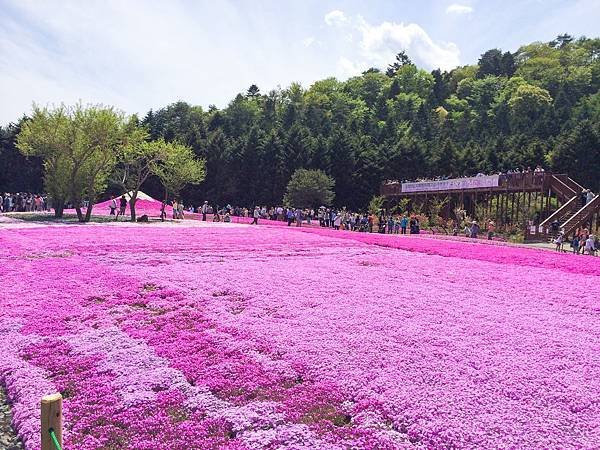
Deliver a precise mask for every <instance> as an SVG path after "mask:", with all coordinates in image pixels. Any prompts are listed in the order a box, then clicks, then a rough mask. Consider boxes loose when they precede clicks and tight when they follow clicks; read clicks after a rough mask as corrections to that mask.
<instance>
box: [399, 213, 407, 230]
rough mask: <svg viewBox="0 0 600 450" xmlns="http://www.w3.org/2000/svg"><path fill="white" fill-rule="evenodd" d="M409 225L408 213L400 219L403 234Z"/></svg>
mask: <svg viewBox="0 0 600 450" xmlns="http://www.w3.org/2000/svg"><path fill="white" fill-rule="evenodd" d="M407 226H408V217H406V214H404V215H403V216H402V220H400V229H401V230H402V234H406V227H407Z"/></svg>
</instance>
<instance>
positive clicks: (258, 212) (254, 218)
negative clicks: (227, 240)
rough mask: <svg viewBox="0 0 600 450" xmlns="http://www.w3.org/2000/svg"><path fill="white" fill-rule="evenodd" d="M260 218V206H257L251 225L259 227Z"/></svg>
mask: <svg viewBox="0 0 600 450" xmlns="http://www.w3.org/2000/svg"><path fill="white" fill-rule="evenodd" d="M259 217H260V209H258V206H255V207H254V212H253V213H252V223H251V224H250V225H258V218H259Z"/></svg>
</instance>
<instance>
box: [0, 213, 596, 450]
mask: <svg viewBox="0 0 600 450" xmlns="http://www.w3.org/2000/svg"><path fill="white" fill-rule="evenodd" d="M191 222H194V223H193V224H192V223H191ZM0 226H1V225H0ZM0 282H1V286H2V287H1V289H0V384H2V385H3V386H4V387H5V388H6V391H7V395H8V397H9V398H10V400H11V407H12V412H13V425H14V428H15V430H16V431H17V433H18V434H19V436H20V437H21V439H22V440H23V442H24V444H25V447H26V448H27V449H37V448H39V442H40V437H39V434H40V433H39V401H40V398H41V396H43V395H45V394H49V393H53V392H61V393H62V394H63V396H64V398H65V400H64V426H65V429H64V434H65V448H67V449H84V450H85V449H125V448H128V449H140V450H141V449H148V450H150V449H153V450H154V449H159V448H169V449H182V450H183V449H211V448H215V449H216V448H225V449H260V448H267V449H269V448H270V449H282V448H285V449H362V448H365V449H495V448H499V449H594V448H595V449H597V448H600V376H599V374H600V291H599V290H600V258H593V257H585V256H574V255H567V254H556V253H553V252H548V251H541V250H529V249H524V248H520V247H514V246H508V245H505V246H501V245H485V244H478V243H465V242H459V241H452V240H437V239H429V238H423V237H398V236H385V235H383V236H382V235H368V234H363V233H350V232H335V231H330V230H323V229H319V228H302V229H295V228H292V229H289V228H287V227H280V226H277V227H275V226H268V225H266V226H261V225H259V226H254V227H252V226H248V225H241V224H240V225H238V224H214V225H213V224H202V223H199V222H197V221H190V222H189V223H187V224H186V223H183V224H176V225H172V224H169V225H166V224H156V225H154V224H147V225H145V226H144V225H136V224H123V225H114V224H104V225H97V224H95V225H87V226H81V225H62V226H57V225H54V226H46V225H44V226H29V227H19V226H12V227H5V228H4V229H2V228H0Z"/></svg>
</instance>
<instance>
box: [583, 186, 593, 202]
mask: <svg viewBox="0 0 600 450" xmlns="http://www.w3.org/2000/svg"><path fill="white" fill-rule="evenodd" d="M593 199H594V193H593V192H592V191H590V190H589V189H588V191H587V198H586V202H585V204H586V205H587V204H588V203H589V202H591V201H592V200H593Z"/></svg>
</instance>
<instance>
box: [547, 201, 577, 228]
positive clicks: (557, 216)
mask: <svg viewBox="0 0 600 450" xmlns="http://www.w3.org/2000/svg"><path fill="white" fill-rule="evenodd" d="M578 202H579V196H578V195H574V196H573V197H571V198H570V199H569V200H568V201H567V202H566V203H565V204H563V205H562V206H561V207H560V208H559V209H557V210H556V211H554V212H553V213H552V214H550V215H549V216H548V218H547V219H545V220H544V221H543V222H542V223H540V225H539V226H540V227H541V228H543V229H546V228H548V226H549V224H551V223H552V222H554V221H555V220H558V221H559V223H560V222H562V221H564V219H565V218H566V217H567V216H569V217H571V216H572V215H573V213H575V212H576V211H577V206H578Z"/></svg>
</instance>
